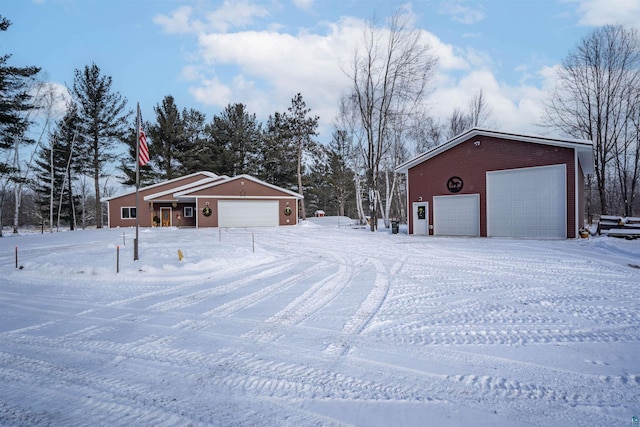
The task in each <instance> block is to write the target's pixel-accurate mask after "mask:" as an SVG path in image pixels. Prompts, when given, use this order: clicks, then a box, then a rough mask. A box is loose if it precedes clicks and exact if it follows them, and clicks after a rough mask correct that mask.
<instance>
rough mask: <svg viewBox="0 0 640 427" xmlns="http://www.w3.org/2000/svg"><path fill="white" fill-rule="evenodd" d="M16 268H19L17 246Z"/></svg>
mask: <svg viewBox="0 0 640 427" xmlns="http://www.w3.org/2000/svg"><path fill="white" fill-rule="evenodd" d="M16 268H18V247H17V246H16Z"/></svg>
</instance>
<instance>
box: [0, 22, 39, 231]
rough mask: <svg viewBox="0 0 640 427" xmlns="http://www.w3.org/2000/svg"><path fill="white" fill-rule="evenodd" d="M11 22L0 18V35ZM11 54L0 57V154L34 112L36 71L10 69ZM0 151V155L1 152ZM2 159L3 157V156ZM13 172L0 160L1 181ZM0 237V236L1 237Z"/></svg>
mask: <svg viewBox="0 0 640 427" xmlns="http://www.w3.org/2000/svg"><path fill="white" fill-rule="evenodd" d="M10 26H11V21H9V20H8V19H7V18H5V17H3V16H1V15H0V31H7V29H8V28H9V27H10ZM10 58H11V55H10V54H5V55H2V56H0V133H1V135H2V136H1V137H0V150H2V151H4V150H8V149H12V148H13V147H14V145H15V138H22V137H23V136H24V133H25V132H26V130H27V128H28V126H29V121H28V120H27V118H26V117H25V115H24V113H25V112H27V111H29V110H32V109H34V108H35V106H34V104H33V102H32V96H31V95H30V94H29V93H28V89H29V86H30V84H31V83H32V80H33V77H34V76H35V75H36V74H38V73H39V72H40V68H38V67H13V66H10V65H8V61H9V59H10ZM2 151H0V153H1V152H2ZM3 157H4V156H3ZM11 170H12V165H11V164H9V163H5V162H3V158H1V157H0V177H4V175H5V174H7V173H9V172H10V171H11ZM0 235H1V234H0Z"/></svg>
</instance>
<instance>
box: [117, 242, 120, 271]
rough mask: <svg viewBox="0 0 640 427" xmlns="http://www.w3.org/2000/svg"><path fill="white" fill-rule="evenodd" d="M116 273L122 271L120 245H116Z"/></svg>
mask: <svg viewBox="0 0 640 427" xmlns="http://www.w3.org/2000/svg"><path fill="white" fill-rule="evenodd" d="M116 273H120V246H119V245H118V246H116Z"/></svg>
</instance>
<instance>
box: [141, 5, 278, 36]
mask: <svg viewBox="0 0 640 427" xmlns="http://www.w3.org/2000/svg"><path fill="white" fill-rule="evenodd" d="M268 15H269V11H268V9H267V8H265V7H263V6H260V5H257V4H253V3H250V2H249V1H247V0H239V1H233V0H225V1H224V2H223V3H222V5H221V6H220V7H219V8H217V9H215V10H213V11H210V12H207V11H204V10H200V9H198V10H194V9H193V8H192V7H189V6H183V7H180V8H178V9H176V10H175V11H173V12H171V13H170V14H169V15H162V14H158V15H156V16H155V17H154V18H153V22H154V23H156V24H158V25H160V26H161V27H162V28H163V30H164V31H165V32H166V33H170V34H172V33H175V34H187V33H205V32H209V31H220V32H227V31H229V30H230V29H232V28H245V27H247V26H249V25H251V24H253V23H254V21H255V19H256V18H263V17H265V16H268ZM194 16H204V17H205V19H204V20H202V19H199V18H195V17H194Z"/></svg>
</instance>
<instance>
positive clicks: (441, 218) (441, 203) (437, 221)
mask: <svg viewBox="0 0 640 427" xmlns="http://www.w3.org/2000/svg"><path fill="white" fill-rule="evenodd" d="M433 234H435V235H437V236H479V235H480V195H479V194H461V195H456V196H434V197H433Z"/></svg>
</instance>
